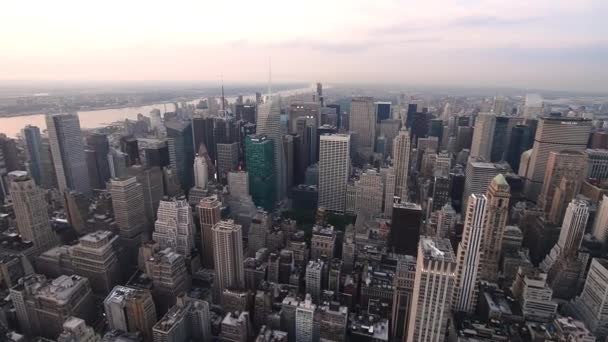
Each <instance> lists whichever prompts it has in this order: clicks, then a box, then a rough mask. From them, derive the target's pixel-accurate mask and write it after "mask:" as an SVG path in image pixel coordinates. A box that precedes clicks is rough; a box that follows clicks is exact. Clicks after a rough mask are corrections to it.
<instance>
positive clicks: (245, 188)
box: [228, 171, 249, 199]
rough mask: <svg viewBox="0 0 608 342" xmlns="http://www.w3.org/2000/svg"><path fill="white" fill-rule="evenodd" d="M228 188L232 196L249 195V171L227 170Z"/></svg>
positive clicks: (244, 196)
mask: <svg viewBox="0 0 608 342" xmlns="http://www.w3.org/2000/svg"><path fill="white" fill-rule="evenodd" d="M228 190H229V191H230V195H231V196H233V197H234V198H240V199H242V198H247V197H249V173H248V172H247V171H232V172H228Z"/></svg>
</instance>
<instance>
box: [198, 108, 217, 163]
mask: <svg viewBox="0 0 608 342" xmlns="http://www.w3.org/2000/svg"><path fill="white" fill-rule="evenodd" d="M213 128H214V120H213V118H212V117H193V118H192V135H193V140H194V148H195V151H198V150H199V149H200V147H201V145H204V146H205V148H206V150H208V152H209V157H210V160H211V161H214V160H215V140H214V137H213Z"/></svg>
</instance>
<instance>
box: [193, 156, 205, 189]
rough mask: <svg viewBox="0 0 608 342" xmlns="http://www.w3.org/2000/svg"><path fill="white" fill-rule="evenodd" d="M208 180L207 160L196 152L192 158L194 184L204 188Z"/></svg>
mask: <svg viewBox="0 0 608 342" xmlns="http://www.w3.org/2000/svg"><path fill="white" fill-rule="evenodd" d="M208 180H209V167H208V166H207V160H206V159H205V158H204V157H202V156H199V155H198V154H197V155H196V157H195V158H194V186H195V187H197V188H201V189H204V188H206V187H207V181H208Z"/></svg>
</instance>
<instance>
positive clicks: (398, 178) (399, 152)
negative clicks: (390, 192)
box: [393, 128, 411, 201]
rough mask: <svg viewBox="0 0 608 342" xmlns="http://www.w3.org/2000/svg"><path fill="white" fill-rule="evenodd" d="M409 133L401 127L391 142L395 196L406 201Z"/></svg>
mask: <svg viewBox="0 0 608 342" xmlns="http://www.w3.org/2000/svg"><path fill="white" fill-rule="evenodd" d="M410 150H411V147H410V134H409V132H408V131H407V130H406V129H403V128H402V129H401V130H400V131H399V135H397V137H396V138H395V140H394V142H393V160H394V162H393V166H394V168H395V196H399V197H401V199H402V200H403V201H407V199H408V196H407V179H408V174H409V165H410V164H409V163H410Z"/></svg>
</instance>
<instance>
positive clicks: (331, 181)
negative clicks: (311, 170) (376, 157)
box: [319, 134, 350, 212]
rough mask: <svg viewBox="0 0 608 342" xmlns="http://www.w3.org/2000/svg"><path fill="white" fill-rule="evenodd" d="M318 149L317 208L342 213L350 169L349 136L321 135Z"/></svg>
mask: <svg viewBox="0 0 608 342" xmlns="http://www.w3.org/2000/svg"><path fill="white" fill-rule="evenodd" d="M320 144H321V146H320V149H319V207H322V208H325V209H326V210H329V211H334V212H344V210H345V203H344V202H345V199H346V183H347V182H348V177H349V169H350V135H348V134H331V135H323V136H321V140H320Z"/></svg>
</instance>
